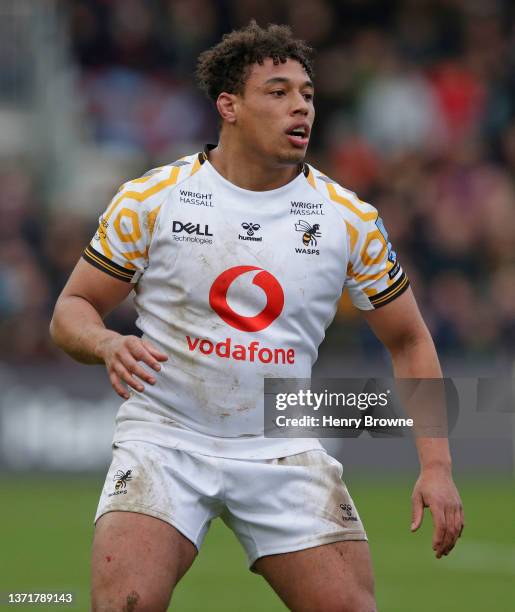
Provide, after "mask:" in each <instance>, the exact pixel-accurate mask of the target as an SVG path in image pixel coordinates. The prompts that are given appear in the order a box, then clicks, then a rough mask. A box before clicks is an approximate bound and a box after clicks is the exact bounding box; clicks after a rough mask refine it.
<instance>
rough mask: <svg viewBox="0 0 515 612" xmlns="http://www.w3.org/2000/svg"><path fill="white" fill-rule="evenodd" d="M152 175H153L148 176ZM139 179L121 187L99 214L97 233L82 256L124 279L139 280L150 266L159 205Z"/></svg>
mask: <svg viewBox="0 0 515 612" xmlns="http://www.w3.org/2000/svg"><path fill="white" fill-rule="evenodd" d="M149 178H150V176H149ZM138 180H139V181H141V180H142V179H136V180H135V181H130V182H128V183H125V184H124V185H122V187H120V189H119V190H118V193H117V194H116V195H115V197H114V198H113V199H112V200H111V203H110V204H109V206H108V207H107V209H106V210H105V211H104V212H103V213H102V214H101V215H100V218H99V225H98V230H97V232H96V234H95V235H94V236H93V239H92V240H91V242H90V243H89V245H88V246H87V247H86V249H85V250H84V252H83V254H82V256H83V258H84V259H85V260H86V261H87V262H88V263H90V264H91V265H92V266H95V268H98V269H99V270H101V271H102V272H105V273H106V274H109V275H110V276H113V277H114V278H117V279H119V280H122V281H125V282H132V283H136V282H137V281H138V279H139V278H140V277H141V275H142V274H143V273H144V271H145V269H146V268H147V266H148V251H149V246H150V240H151V238H152V232H153V229H154V224H155V220H156V217H157V213H158V212H159V208H156V209H155V210H153V209H152V202H151V201H149V200H151V198H145V197H144V196H145V191H144V190H142V189H141V188H140V186H141V183H138Z"/></svg>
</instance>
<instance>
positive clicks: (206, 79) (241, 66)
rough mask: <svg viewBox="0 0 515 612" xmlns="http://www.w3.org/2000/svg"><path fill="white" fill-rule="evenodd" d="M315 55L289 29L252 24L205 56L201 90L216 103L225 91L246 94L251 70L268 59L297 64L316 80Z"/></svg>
mask: <svg viewBox="0 0 515 612" xmlns="http://www.w3.org/2000/svg"><path fill="white" fill-rule="evenodd" d="M312 55H313V49H312V48H311V47H309V46H308V45H307V44H306V43H305V42H304V41H303V40H297V39H295V38H293V34H292V31H291V29H290V28H289V27H288V26H285V25H276V24H270V25H269V26H268V27H267V28H266V29H265V28H261V27H260V26H259V25H258V24H257V23H256V21H255V20H252V21H251V22H250V23H249V25H248V26H246V27H244V28H241V29H240V30H234V31H233V32H231V33H230V34H225V35H224V36H223V38H222V40H221V42H219V43H218V44H217V45H215V46H214V47H212V48H211V49H208V50H207V51H204V52H203V53H201V54H200V56H199V59H198V64H197V73H196V76H197V80H198V84H199V86H200V88H201V89H202V90H203V91H204V92H205V93H206V94H207V95H208V97H209V98H211V100H213V101H216V99H217V98H218V96H219V95H220V94H221V93H222V92H223V91H226V92H228V93H233V94H243V90H244V87H245V81H246V80H247V77H248V75H249V71H250V67H251V66H252V65H253V64H256V63H257V64H263V62H264V61H265V59H267V58H272V60H273V61H274V64H279V63H282V64H284V63H285V62H286V60H288V59H293V60H296V61H298V62H299V63H300V64H301V65H302V66H303V67H304V70H305V71H306V72H307V74H308V76H309V78H310V79H312V78H313V75H314V72H313V65H312Z"/></svg>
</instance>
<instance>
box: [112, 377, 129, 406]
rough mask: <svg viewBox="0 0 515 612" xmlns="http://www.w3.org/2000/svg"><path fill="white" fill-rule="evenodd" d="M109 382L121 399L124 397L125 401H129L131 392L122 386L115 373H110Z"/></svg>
mask: <svg viewBox="0 0 515 612" xmlns="http://www.w3.org/2000/svg"><path fill="white" fill-rule="evenodd" d="M109 381H110V382H111V386H112V387H113V389H114V390H115V391H116V393H118V395H119V396H120V397H123V399H126V400H127V399H129V397H130V396H129V392H128V391H127V389H126V388H125V387H124V386H123V385H122V383H121V382H120V379H119V378H118V376H117V375H116V374H115V373H114V372H109Z"/></svg>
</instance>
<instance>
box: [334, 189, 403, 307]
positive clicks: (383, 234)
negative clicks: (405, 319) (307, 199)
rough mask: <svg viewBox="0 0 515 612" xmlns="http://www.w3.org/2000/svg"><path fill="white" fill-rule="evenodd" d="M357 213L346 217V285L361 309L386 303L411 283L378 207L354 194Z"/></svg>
mask: <svg viewBox="0 0 515 612" xmlns="http://www.w3.org/2000/svg"><path fill="white" fill-rule="evenodd" d="M352 195H353V197H354V198H355V201H354V206H355V211H354V212H355V214H354V215H353V217H352V218H349V219H346V221H345V222H346V226H347V236H348V248H349V262H348V265H347V278H346V282H345V286H346V287H347V288H348V290H349V294H350V297H351V300H352V302H353V304H354V306H356V308H359V309H360V310H373V309H376V308H380V307H381V306H385V305H386V304H388V303H390V302H391V301H393V300H394V299H396V298H397V297H399V296H400V295H401V294H402V293H404V291H406V289H407V288H408V287H409V280H408V277H407V276H406V274H405V273H404V270H403V269H402V267H401V265H400V263H399V261H398V260H397V253H396V252H395V251H394V250H393V247H392V244H391V243H390V241H389V240H388V233H387V231H386V228H385V226H384V224H383V221H382V220H381V218H380V217H379V215H378V212H377V210H376V209H375V208H374V207H373V206H370V205H369V204H365V203H364V202H361V201H360V200H359V199H358V198H357V197H356V196H355V195H354V194H352Z"/></svg>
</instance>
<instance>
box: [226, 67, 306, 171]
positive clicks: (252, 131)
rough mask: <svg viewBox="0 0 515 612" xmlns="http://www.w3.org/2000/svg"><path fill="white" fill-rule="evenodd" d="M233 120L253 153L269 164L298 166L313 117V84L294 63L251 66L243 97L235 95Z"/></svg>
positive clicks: (302, 69) (303, 153) (304, 151)
mask: <svg viewBox="0 0 515 612" xmlns="http://www.w3.org/2000/svg"><path fill="white" fill-rule="evenodd" d="M235 117H236V120H235V123H234V126H235V127H236V128H237V130H238V134H239V135H240V137H241V139H242V142H243V143H244V144H245V145H246V146H248V147H251V148H252V151H253V152H254V153H256V154H257V155H259V156H261V157H263V158H264V159H266V160H267V161H269V162H272V164H277V165H295V164H298V163H300V162H301V161H302V160H303V159H304V157H305V155H306V150H307V147H308V142H309V136H310V133H311V126H312V125H313V120H314V118H315V109H314V106H313V83H312V82H311V80H310V79H309V77H308V75H307V73H306V71H305V70H304V68H303V67H302V65H301V64H300V63H299V62H297V61H295V60H291V59H288V60H287V61H286V63H284V64H281V63H279V64H277V65H275V64H274V63H273V61H272V59H271V58H268V59H266V60H265V62H264V64H263V65H260V64H254V65H253V66H252V68H251V71H250V74H249V76H248V78H247V81H246V83H245V90H244V93H243V95H242V96H240V95H238V96H236V103H235Z"/></svg>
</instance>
